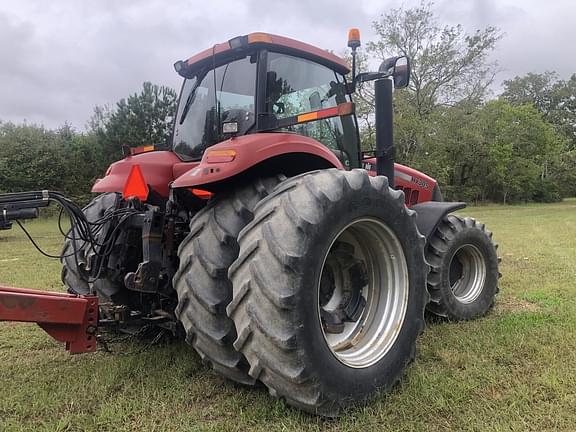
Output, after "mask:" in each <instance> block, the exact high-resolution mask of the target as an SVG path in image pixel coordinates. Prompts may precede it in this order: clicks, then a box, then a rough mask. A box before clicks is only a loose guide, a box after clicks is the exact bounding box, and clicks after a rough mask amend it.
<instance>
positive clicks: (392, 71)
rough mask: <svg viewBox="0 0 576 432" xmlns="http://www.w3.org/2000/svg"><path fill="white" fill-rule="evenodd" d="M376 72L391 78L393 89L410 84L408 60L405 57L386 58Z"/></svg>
mask: <svg viewBox="0 0 576 432" xmlns="http://www.w3.org/2000/svg"><path fill="white" fill-rule="evenodd" d="M378 71H379V72H380V73H385V74H387V75H388V76H392V78H393V79H394V88H397V89H399V88H405V87H408V84H409V83H410V60H409V59H408V57H406V56H400V57H390V58H387V59H386V60H384V61H383V62H382V64H381V65H380V68H379V69H378Z"/></svg>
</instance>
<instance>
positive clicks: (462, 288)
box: [426, 215, 500, 320]
mask: <svg viewBox="0 0 576 432" xmlns="http://www.w3.org/2000/svg"><path fill="white" fill-rule="evenodd" d="M496 248H497V245H496V244H495V243H494V242H493V241H492V233H491V232H490V231H487V230H486V227H485V226H484V225H483V224H481V223H479V222H477V221H476V220H475V219H473V218H470V217H467V218H461V217H459V216H456V215H448V216H446V217H445V218H444V220H443V221H442V222H440V225H439V226H438V228H437V229H436V231H435V232H434V234H432V236H431V237H430V239H429V241H428V246H427V248H426V259H427V261H428V263H429V264H430V265H431V271H430V275H429V277H428V291H429V292H430V297H431V299H430V300H431V301H430V303H429V304H428V307H427V308H428V310H429V311H430V312H432V313H433V314H435V315H437V316H440V317H444V318H448V319H450V320H470V319H474V318H478V317H481V316H484V315H485V314H486V313H487V312H488V311H489V310H490V309H491V308H492V306H493V305H494V298H495V295H496V293H497V292H498V278H499V276H500V274H499V272H498V262H499V259H498V255H497V253H496Z"/></svg>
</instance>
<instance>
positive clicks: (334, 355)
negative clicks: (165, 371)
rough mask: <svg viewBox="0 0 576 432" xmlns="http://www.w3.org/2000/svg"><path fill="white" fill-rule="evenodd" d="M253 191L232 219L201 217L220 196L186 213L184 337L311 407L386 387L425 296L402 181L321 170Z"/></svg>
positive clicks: (414, 331)
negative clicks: (394, 184)
mask: <svg viewBox="0 0 576 432" xmlns="http://www.w3.org/2000/svg"><path fill="white" fill-rule="evenodd" d="M267 191H268V190H267ZM228 201H230V200H228ZM254 201H256V200H254ZM254 201H250V202H254ZM258 201H259V202H258V203H257V204H256V203H255V202H254V204H253V207H252V209H248V213H250V214H248V213H246V215H247V216H248V217H246V218H244V219H243V220H242V222H238V224H237V225H236V227H240V225H245V226H242V227H240V228H241V229H235V230H234V231H232V230H231V229H230V228H229V227H230V226H231V225H230V224H226V225H224V224H222V225H219V226H220V228H222V233H220V234H218V235H216V234H214V233H215V232H217V230H214V229H212V230H207V229H206V226H212V227H214V226H215V223H216V222H218V214H219V213H220V210H219V208H220V207H221V206H222V208H224V207H223V206H225V204H224V201H222V203H221V204H218V203H214V204H211V208H207V209H206V210H204V211H203V212H204V215H201V214H200V213H199V214H198V215H197V216H196V217H195V218H194V220H193V221H192V223H191V234H190V236H189V239H187V241H186V242H185V243H184V244H183V246H182V247H181V250H180V256H181V261H182V264H181V269H180V271H179V272H178V274H177V275H176V277H175V279H174V282H175V283H174V285H175V287H176V289H177V291H178V295H179V307H178V311H177V313H178V316H179V317H180V319H181V320H182V322H183V323H184V326H185V327H186V329H187V334H188V340H189V341H190V342H191V343H192V345H193V346H194V347H195V348H196V350H197V351H198V352H199V353H200V355H201V356H202V357H203V358H205V359H206V360H207V361H208V362H210V363H211V364H212V365H213V366H214V368H215V369H217V370H218V371H219V372H222V373H223V374H224V375H225V376H228V377H230V378H233V379H236V381H240V382H243V383H248V384H250V383H253V382H255V381H256V380H259V381H261V382H263V383H264V384H265V385H266V386H267V387H268V389H269V390H270V393H271V394H272V395H274V396H276V397H281V398H283V399H285V400H286V401H287V402H288V403H289V404H291V405H293V406H296V407H299V408H302V409H304V410H307V411H309V412H313V413H318V414H322V415H327V416H334V415H337V414H338V412H339V411H340V409H341V408H343V407H346V406H348V405H350V404H352V403H357V402H362V401H365V400H367V399H368V398H369V397H370V396H372V395H373V394H374V393H375V392H376V391H377V390H379V389H388V388H390V387H391V386H392V385H393V384H395V383H396V382H397V381H398V380H399V379H400V377H401V376H402V374H403V372H404V370H405V368H406V366H407V364H408V363H409V362H410V361H411V360H412V359H413V358H414V355H415V343H416V338H417V336H418V335H419V334H420V332H421V331H422V329H423V327H424V321H423V313H424V308H425V305H426V302H427V299H428V295H427V292H426V288H425V287H426V275H427V271H428V267H427V265H426V263H425V260H424V254H423V251H424V238H423V237H422V236H421V235H420V234H419V232H418V229H417V228H416V223H415V213H414V212H412V211H411V210H409V209H407V208H406V207H405V206H404V201H403V195H402V193H400V192H397V191H394V190H391V189H390V188H389V187H388V183H387V181H386V179H385V178H384V177H369V176H368V174H367V172H366V171H364V170H353V171H350V172H344V171H339V170H323V171H319V172H313V173H308V174H305V175H301V176H298V177H294V178H291V179H289V180H286V181H284V182H283V183H282V184H280V185H279V186H278V187H276V188H275V189H274V190H273V191H272V192H271V193H270V194H268V195H267V196H266V197H265V198H263V199H261V200H258ZM226 205H230V204H226ZM233 207H234V208H236V209H238V208H240V207H239V206H233ZM246 208H248V207H247V206H246ZM201 213H202V212H201ZM228 213H229V214H231V213H230V212H228ZM236 220H237V221H240V218H237V219H236ZM199 226H202V227H203V228H198V227H199ZM201 233H204V234H201ZM227 244H229V245H233V246H232V247H230V248H228V249H227V253H228V255H227V259H226V261H224V260H220V261H218V262H217V263H216V260H214V259H213V257H214V256H215V254H218V253H221V252H217V251H218V250H219V249H220V248H221V246H226V245H227ZM201 254H204V255H203V257H201V256H200V255H201ZM206 254H208V255H206ZM202 261H205V262H202ZM206 261H209V262H206ZM195 262H197V263H198V264H197V265H195V264H194V263H195ZM215 264H218V265H215ZM226 265H227V266H229V270H228V272H226V269H227V268H228V267H226ZM207 274H208V276H207ZM214 280H218V284H213V283H212V282H213V281H214ZM202 281H204V285H201V283H202ZM206 281H212V282H210V283H206ZM211 284H212V285H211ZM210 286H212V288H209V287H210ZM218 287H220V288H221V289H220V290H217V289H216V288H218ZM200 297H205V298H200ZM217 322H219V323H220V324H221V325H220V327H219V328H220V331H219V332H215V331H214V332H212V331H211V330H210V329H211V323H217ZM216 327H217V326H215V327H214V330H215V329H216ZM207 329H208V330H207ZM209 330H210V333H213V334H212V335H210V336H209V337H207V336H206V333H207V332H208V331H209ZM199 341H202V343H200V342H199ZM207 341H208V342H207ZM224 352H226V353H227V355H226V356H224V355H223V354H222V353H224ZM232 357H234V359H233V361H228V359H229V358H232Z"/></svg>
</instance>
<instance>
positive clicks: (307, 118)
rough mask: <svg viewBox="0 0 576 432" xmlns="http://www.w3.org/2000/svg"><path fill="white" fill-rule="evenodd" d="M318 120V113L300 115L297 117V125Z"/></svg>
mask: <svg viewBox="0 0 576 432" xmlns="http://www.w3.org/2000/svg"><path fill="white" fill-rule="evenodd" d="M316 119H318V112H317V111H316V112H311V113H308V114H300V115H299V116H298V123H302V122H307V121H310V120H316Z"/></svg>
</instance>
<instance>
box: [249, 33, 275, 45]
mask: <svg viewBox="0 0 576 432" xmlns="http://www.w3.org/2000/svg"><path fill="white" fill-rule="evenodd" d="M258 42H261V43H272V36H270V35H269V34H268V33H251V34H249V35H248V43H251V44H253V43H258Z"/></svg>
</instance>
